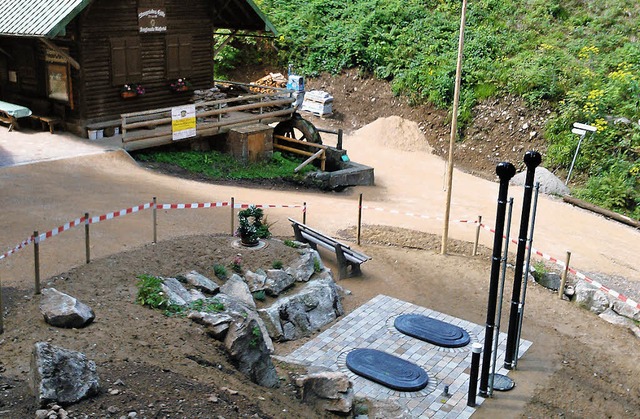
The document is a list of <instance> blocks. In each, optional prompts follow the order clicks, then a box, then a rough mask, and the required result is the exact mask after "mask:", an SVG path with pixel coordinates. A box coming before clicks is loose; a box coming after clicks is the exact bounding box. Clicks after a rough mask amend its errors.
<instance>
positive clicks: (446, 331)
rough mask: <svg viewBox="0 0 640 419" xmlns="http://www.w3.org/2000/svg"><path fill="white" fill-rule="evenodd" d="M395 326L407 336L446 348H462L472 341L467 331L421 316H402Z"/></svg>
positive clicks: (397, 319)
mask: <svg viewBox="0 0 640 419" xmlns="http://www.w3.org/2000/svg"><path fill="white" fill-rule="evenodd" d="M394 326H395V327H396V329H398V330H399V331H400V332H402V333H404V334H405V335H409V336H411V337H414V338H416V339H420V340H423V341H425V342H429V343H432V344H434V345H437V346H442V347H444V348H460V347H462V346H465V345H467V344H468V343H469V342H470V341H471V338H470V337H469V334H468V333H467V331H466V330H464V329H462V328H460V327H458V326H455V325H453V324H449V323H446V322H443V321H441V320H437V319H433V318H431V317H427V316H423V315H421V314H402V315H400V316H398V317H397V318H396V320H395V322H394Z"/></svg>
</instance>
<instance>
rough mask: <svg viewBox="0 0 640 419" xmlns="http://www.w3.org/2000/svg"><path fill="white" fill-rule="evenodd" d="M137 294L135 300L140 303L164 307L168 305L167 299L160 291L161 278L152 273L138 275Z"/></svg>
mask: <svg viewBox="0 0 640 419" xmlns="http://www.w3.org/2000/svg"><path fill="white" fill-rule="evenodd" d="M136 285H137V286H138V296H137V297H136V302H137V303H138V304H140V305H143V306H147V307H151V308H157V309H165V308H167V307H168V306H169V300H168V299H167V296H166V295H165V294H164V292H163V291H162V279H161V278H158V277H157V276H153V275H146V274H143V275H138V282H137V284H136Z"/></svg>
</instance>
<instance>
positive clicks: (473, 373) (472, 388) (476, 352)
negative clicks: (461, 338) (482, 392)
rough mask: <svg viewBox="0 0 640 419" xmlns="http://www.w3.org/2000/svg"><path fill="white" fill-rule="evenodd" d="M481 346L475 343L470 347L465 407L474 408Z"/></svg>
mask: <svg viewBox="0 0 640 419" xmlns="http://www.w3.org/2000/svg"><path fill="white" fill-rule="evenodd" d="M481 352H482V344H481V343H479V342H475V343H474V344H473V345H471V370H470V371H469V393H468V394H467V406H470V407H475V406H476V392H477V390H478V370H479V369H480V353H481Z"/></svg>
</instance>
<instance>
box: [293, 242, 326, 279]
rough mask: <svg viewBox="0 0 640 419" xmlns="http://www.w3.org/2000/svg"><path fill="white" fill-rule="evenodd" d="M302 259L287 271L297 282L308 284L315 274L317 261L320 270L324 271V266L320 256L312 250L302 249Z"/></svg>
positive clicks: (300, 251)
mask: <svg viewBox="0 0 640 419" xmlns="http://www.w3.org/2000/svg"><path fill="white" fill-rule="evenodd" d="M299 253H300V258H298V260H297V261H296V262H295V263H293V264H292V265H291V266H289V267H288V268H287V269H286V272H287V273H288V274H289V275H291V276H293V278H294V279H295V280H296V281H297V282H307V281H308V280H309V279H311V277H312V276H313V274H314V273H315V265H316V260H317V261H318V263H319V267H320V270H323V269H324V264H323V263H322V259H321V258H320V254H319V253H318V252H317V251H316V250H313V249H311V248H306V249H300V250H299Z"/></svg>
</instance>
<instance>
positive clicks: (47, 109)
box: [0, 0, 291, 136]
mask: <svg viewBox="0 0 640 419" xmlns="http://www.w3.org/2000/svg"><path fill="white" fill-rule="evenodd" d="M218 29H230V30H231V31H232V33H233V31H237V30H243V31H270V32H272V33H274V34H275V30H274V28H273V26H272V25H271V24H270V23H269V21H268V20H267V19H266V18H265V16H264V15H263V14H262V13H261V12H260V10H259V9H258V7H257V6H256V5H255V3H253V1H252V0H5V1H3V7H2V8H0V114H1V113H2V111H3V109H2V108H1V107H2V106H1V105H2V103H6V104H13V105H16V106H23V107H25V108H28V109H29V110H30V111H31V112H32V116H31V118H36V119H39V120H40V121H41V122H43V125H44V124H45V123H48V124H49V125H50V128H51V130H52V132H53V129H54V128H55V125H56V124H60V125H62V126H63V127H64V128H65V129H67V130H69V131H72V132H74V133H76V134H78V135H81V136H86V135H87V128H90V127H92V126H104V127H107V126H109V125H113V126H117V125H118V123H119V122H118V121H122V117H121V115H126V114H136V113H141V114H142V113H144V112H145V111H148V110H150V109H156V110H158V109H167V108H171V107H173V106H179V105H181V104H185V103H187V102H188V101H189V100H190V99H191V93H192V91H193V90H196V89H208V88H210V87H212V85H213V53H214V48H215V45H214V36H213V35H214V33H215V31H216V30H218ZM185 85H186V87H184V86H185ZM260 111H261V112H262V109H261V110H260ZM6 112H12V111H8V110H7V111H6ZM290 114H291V112H289V115H290ZM0 116H1V115H0ZM5 116H6V114H5ZM20 120H21V119H17V120H15V121H16V122H17V121H20Z"/></svg>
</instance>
